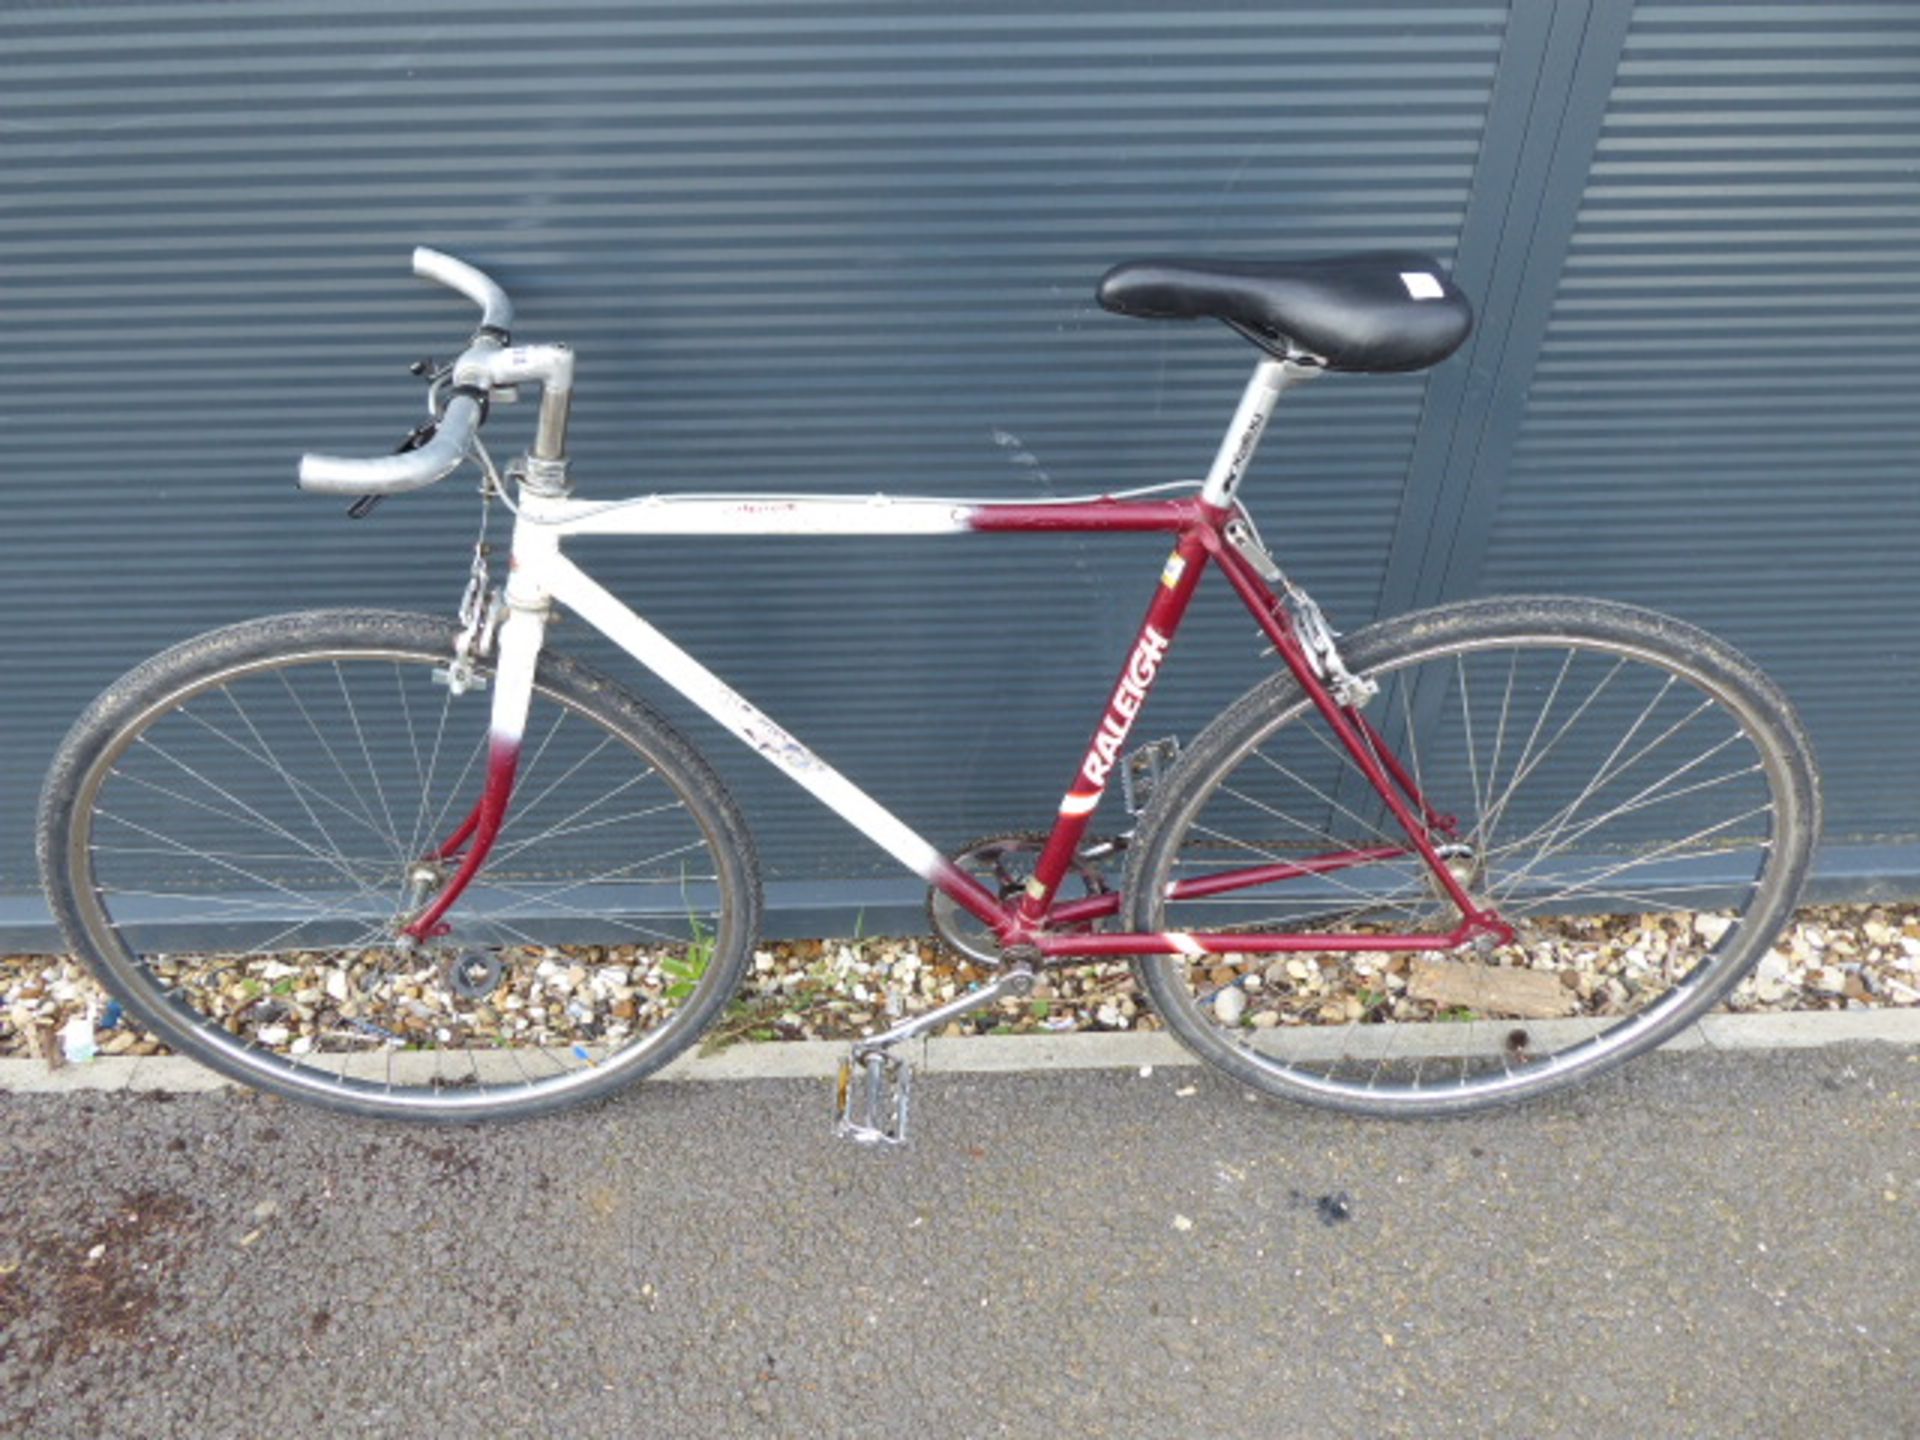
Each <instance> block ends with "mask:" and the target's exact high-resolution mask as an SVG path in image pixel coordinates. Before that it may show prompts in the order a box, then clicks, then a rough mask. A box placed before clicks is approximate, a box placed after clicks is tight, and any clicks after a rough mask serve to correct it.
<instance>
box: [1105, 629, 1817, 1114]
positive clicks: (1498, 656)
mask: <svg viewBox="0 0 1920 1440" xmlns="http://www.w3.org/2000/svg"><path fill="white" fill-rule="evenodd" d="M1345 651H1346V660H1347V663H1348V665H1349V667H1350V668H1351V669H1353V670H1354V671H1355V672H1356V673H1359V674H1364V675H1366V676H1368V677H1369V678H1371V679H1372V680H1373V681H1374V682H1375V683H1376V684H1377V685H1378V686H1379V687H1380V688H1379V693H1378V695H1377V696H1376V697H1375V698H1374V699H1373V700H1372V701H1371V703H1370V704H1369V705H1368V706H1367V707H1366V709H1365V710H1364V711H1363V712H1362V713H1363V714H1364V715H1365V716H1366V718H1367V719H1368V720H1369V721H1370V722H1371V724H1372V726H1373V727H1374V729H1375V730H1376V731H1377V733H1378V734H1379V735H1380V736H1381V738H1382V739H1383V740H1384V741H1385V746H1386V749H1387V750H1388V751H1389V752H1391V753H1392V754H1393V755H1396V756H1397V757H1399V759H1400V761H1401V762H1402V763H1403V765H1404V767H1405V769H1406V770H1407V771H1408V772H1409V773H1410V775H1411V776H1412V777H1413V780H1414V782H1415V787H1416V788H1417V789H1418V790H1419V791H1420V793H1421V794H1423V795H1424V796H1425V797H1426V799H1427V801H1428V802H1429V804H1430V806H1431V809H1432V811H1433V812H1435V817H1436V818H1435V821H1434V823H1433V824H1432V825H1431V827H1430V832H1429V833H1430V838H1431V839H1432V840H1433V841H1434V843H1435V844H1436V846H1437V847H1438V848H1439V849H1440V853H1441V854H1442V855H1443V856H1444V857H1445V858H1446V861H1447V864H1448V866H1449V868H1450V869H1452V870H1453V872H1454V874H1455V876H1456V877H1458V879H1459V880H1460V881H1461V882H1462V884H1463V885H1464V887H1465V888H1466V890H1467V891H1468V893H1469V894H1470V895H1471V896H1472V897H1473V898H1475V900H1476V902H1477V903H1479V904H1481V905H1482V906H1488V905H1490V906H1492V907H1495V908H1497V910H1498V911H1499V913H1500V914H1501V916H1502V917H1504V918H1505V919H1506V920H1507V921H1508V922H1509V923H1510V924H1512V925H1513V926H1514V929H1515V930H1516V932H1517V938H1516V941H1515V943H1513V944H1510V945H1500V946H1494V947H1491V948H1489V949H1486V950H1482V951H1446V950H1431V951H1417V950H1416V951H1408V950H1400V949H1390V948H1385V947H1384V946H1383V948H1381V949H1379V950H1372V949H1359V950H1331V949H1327V950H1315V949H1312V948H1308V949H1306V950H1303V951H1300V952H1295V953H1287V954H1282V955H1273V954H1266V955H1261V956H1257V957H1256V956H1247V955H1234V954H1203V955H1197V956H1194V955H1167V956H1154V957H1145V958H1142V959H1140V960H1138V961H1136V962H1135V963H1136V968H1137V971H1138V973H1139V976H1140V979H1141V982H1142V984H1143V986H1144V988H1145V989H1146V991H1147V992H1148V994H1149V996H1150V997H1151V999H1152V1000H1153V1003H1154V1005H1155V1007H1156V1008H1157V1009H1158V1010H1159V1012H1160V1013H1161V1015H1162V1017H1163V1018H1164V1019H1165V1020H1166V1022H1167V1025H1168V1027H1169V1028H1170V1029H1171V1030H1173V1031H1174V1032H1175V1033H1176V1034H1177V1035H1179V1036H1180V1038H1181V1039H1182V1040H1183V1041H1185V1042H1186V1043H1187V1044H1188V1045H1189V1046H1191V1047H1192V1048H1193V1049H1194V1050H1195V1051H1197V1052H1198V1053H1199V1054H1200V1055H1201V1056H1203V1057H1204V1058H1206V1059H1207V1060H1210V1061H1212V1062H1214V1063H1215V1064H1217V1065H1219V1066H1220V1067H1221V1068H1223V1069H1224V1070H1226V1071H1228V1072H1229V1073H1230V1074H1232V1075H1233V1076H1234V1077H1235V1078H1237V1079H1239V1080H1242V1081H1244V1082H1246V1083H1247V1084H1250V1085H1253V1086H1255V1087H1257V1088H1259V1089H1261V1090H1264V1091H1266V1092H1268V1093H1270V1094H1273V1095H1279V1096H1285V1097H1288V1098H1292V1099H1299V1100H1306V1101H1310V1102H1314V1103H1318V1104H1323V1105H1329V1106H1333V1107H1336V1108H1339V1109H1344V1110H1351V1111H1359V1112H1363V1113H1368V1114H1380V1115H1431V1114H1440V1113H1447V1112H1456V1111H1465V1110H1470V1109H1474V1108H1477V1107H1480V1106H1483V1105H1489V1104H1497V1103H1502V1102H1506V1101H1512V1100H1518V1099H1521V1098H1525V1097H1528V1096H1532V1095H1537V1094H1540V1093H1543V1092H1545V1091H1548V1090H1551V1089H1554V1088H1557V1087H1559V1086H1561V1085H1565V1084H1568V1083H1571V1082H1572V1081H1575V1080H1577V1079H1580V1078H1583V1077H1585V1076H1589V1075H1592V1074H1594V1073H1595V1072H1597V1071H1599V1070H1602V1069H1604V1068H1606V1067H1608V1066H1611V1065H1614V1064H1618V1063H1619V1062H1621V1061H1624V1060H1626V1059H1627V1058H1628V1057H1630V1056H1632V1055H1635V1054H1638V1053H1640V1052H1641V1051H1643V1050H1646V1049H1647V1048H1649V1047H1651V1046H1654V1045H1657V1044H1659V1043H1660V1042H1661V1041H1663V1040H1665V1039H1667V1038H1669V1037H1671V1036H1672V1035H1673V1034H1675V1033H1676V1032H1677V1031H1678V1030H1680V1029H1681V1028H1683V1027H1684V1026H1686V1025H1688V1024H1690V1023H1691V1022H1692V1021H1694V1020H1695V1019H1697V1018H1698V1017H1699V1016H1700V1015H1701V1014H1702V1013H1704V1012H1705V1011H1706V1010H1708V1009H1709V1008H1710V1007H1711V1006H1713V1005H1714V1004H1715V1003H1716V1002H1717V1001H1718V1000H1719V999H1720V998H1721V997H1722V996H1724V995H1725V994H1726V993H1727V991H1728V990H1729V989H1731V988H1732V987H1733V985H1734V984H1735V983H1736V982H1737V981H1738V980H1739V979H1740V977H1741V976H1742V975H1743V974H1745V973H1746V971H1747V970H1748V969H1749V968H1750V967H1751V966H1752V965H1753V964H1754V962H1755V961H1756V960H1758V958H1759V957H1760V956H1761V954H1762V953H1764V951H1765V950H1766V947H1767V946H1768V945H1769V944H1770V943H1771V941H1772V940H1773V938H1774V936H1775V934H1776V933H1777V932H1778V930H1779V927H1780V926H1781V925H1782V923H1784V921H1785V920H1786V918H1787V916H1788V915H1789V913H1790V911H1791V909H1792V906H1793V903H1794V901H1795V898H1796V897H1797V896H1798V894H1799V892H1800V889H1801V886H1802V884H1803V882H1804V880H1805V878H1806V875H1807V870H1808V866H1809V862H1810V857H1811V853H1812V848H1813V841H1814V837H1815V835H1816V833H1817V829H1818V820H1819V816H1818V795H1817V787H1816V780H1815V772H1814V765H1813V759H1812V755H1811V752H1810V749H1809V747H1808V744H1807V741H1806V738H1805V736H1804V734H1803V732H1802V730H1801V728H1800V725H1799V722H1798V720H1797V719H1796V717H1795V716H1794V714H1793V711H1792V708H1791V706H1789V704H1788V703H1787V701H1786V699H1785V698H1784V697H1783V696H1782V695H1781V694H1780V692H1779V691H1778V690H1777V689H1775V688H1774V686H1773V685H1772V684H1771V683H1770V682H1769V681H1768V680H1767V679H1766V678H1765V677H1764V676H1763V675H1761V674H1760V673H1759V672H1758V671H1757V670H1756V669H1755V668H1754V667H1753V666H1752V664H1751V663H1750V662H1748V661H1747V660H1745V659H1744V658H1743V657H1742V656H1740V655H1739V654H1738V653H1736V652H1735V651H1733V650H1732V649H1730V648H1729V647H1727V646H1726V645H1724V644H1721V643H1720V642H1719V641H1717V640H1714V639H1713V638H1711V637H1710V636H1708V635H1706V634H1704V633H1703V632H1701V631H1699V630H1696V629H1694V628H1693V627H1691V626H1687V625H1683V624H1681V623H1680V622H1678V621H1675V620H1671V619H1668V618H1666V617H1664V616H1660V615H1656V614H1653V613H1651V612H1648V611H1643V610H1636V609H1631V608H1628V607H1625V606H1618V605H1608V604H1601V603H1598V602H1593V601H1582V600H1560V599H1496V600H1487V601H1476V602H1471V603H1467V604H1463V605H1457V606H1449V607H1444V608H1442V609H1438V610H1431V611H1427V612H1424V613H1421V614H1417V615H1410V616H1406V617H1404V618H1401V619H1396V620H1391V621H1387V622H1384V623H1382V624H1379V625H1376V626H1373V627H1371V628H1369V629H1368V630H1366V631H1364V632H1362V633H1361V634H1359V635H1357V636H1355V637H1354V638H1353V639H1352V640H1351V641H1350V642H1348V643H1347V645H1346V646H1345ZM1441 812H1452V813H1451V815H1450V816H1444V815H1442V814H1441ZM1405 844H1406V835H1405V832H1404V831H1403V830H1401V829H1400V828H1399V826H1398V824H1397V823H1396V821H1395V820H1394V819H1393V817H1392V815H1391V813H1390V812H1389V811H1388V809H1387V807H1386V806H1385V804H1384V803H1383V802H1382V800H1381V798H1380V797H1379V795H1378V794H1377V793H1376V792H1375V791H1374V790H1373V788H1372V787H1371V786H1370V785H1369V784H1367V782H1366V780H1365V778H1364V777H1363V776H1362V775H1361V773H1360V771H1359V769H1358V768H1357V767H1356V766H1355V765H1353V763H1352V762H1351V760H1350V758H1349V757H1348V756H1347V755H1346V754H1345V752H1344V751H1343V750H1342V749H1341V748H1340V745H1339V742H1338V740H1337V739H1336V738H1335V737H1334V736H1333V734H1332V732H1331V731H1330V730H1329V729H1328V728H1327V727H1326V725H1325V724H1324V722H1323V721H1322V720H1321V719H1320V717H1319V716H1318V714H1317V713H1316V712H1315V711H1314V710H1313V707H1312V704H1311V702H1310V701H1309V700H1308V699H1307V697H1306V696H1305V694H1304V693H1303V692H1302V691H1301V689H1300V688H1299V686H1298V685H1297V684H1296V683H1295V682H1294V680H1293V678H1292V677H1291V676H1290V675H1281V676H1276V677H1274V678H1273V679H1271V680H1269V681H1267V682H1266V683H1264V684H1262V685H1260V686H1258V687H1257V688H1255V689H1254V690H1253V691H1251V692H1249V693H1248V694H1247V695H1246V696H1245V697H1243V698H1242V699H1241V700H1240V701H1239V702H1237V703H1236V704H1235V705H1234V706H1233V707H1232V708H1231V709H1229V710H1228V711H1227V712H1225V713H1224V714H1223V715H1221V716H1220V718H1219V719H1217V720H1216V721H1214V723H1213V724H1212V725H1211V726H1209V727H1208V729H1207V730H1206V731H1205V732H1204V733H1203V734H1202V735H1201V736H1200V737H1199V738H1198V739H1197V740H1196V741H1195V742H1194V744H1193V746H1192V747H1191V748H1190V749H1189V750H1188V751H1187V753H1186V754H1185V755H1183V756H1182V757H1181V760H1180V763H1179V765H1178V767H1177V768H1176V770H1175V771H1174V772H1173V773H1172V774H1171V775H1169V776H1168V778H1167V782H1166V784H1165V785H1164V787H1163V788H1162V790H1161V793H1160V794H1159V795H1157V796H1156V798H1155V801H1154V803H1153V805H1152V808H1151V810H1150V812H1149V813H1148V815H1147V816H1146V817H1145V818H1144V820H1143V822H1142V826H1141V838H1140V840H1139V842H1138V843H1137V844H1136V846H1135V848H1134V850H1133V857H1132V864H1131V866H1130V868H1129V870H1128V873H1127V879H1126V887H1125V888H1126V894H1127V895H1128V896H1129V897H1131V911H1132V915H1131V920H1132V927H1133V928H1134V929H1135V930H1140V931H1154V932H1173V933H1176V934H1191V933H1193V932H1208V931H1213V932H1223V931H1240V932H1247V931H1256V932H1274V933H1281V932H1287V933H1299V934H1303V935H1307V936H1311V935H1313V934H1316V933H1322V934H1331V933H1345V934H1357V935H1361V936H1370V935H1372V936H1380V937H1383V938H1384V937H1387V936H1390V935H1416V934H1440V933H1445V932H1448V931H1451V930H1453V929H1454V927H1455V926H1457V925H1458V924H1459V923H1460V918H1461V917H1460V913H1459V911H1458V909H1457V907H1456V906H1455V905H1454V904H1453V902H1452V900H1451V899H1450V898H1449V897H1448V895H1447V893H1446V890H1445V889H1444V887H1443V886H1442V885H1441V884H1439V883H1438V882H1437V881H1436V879H1435V877H1434V876H1433V875H1432V873H1431V872H1430V871H1429V870H1428V868H1427V867H1426V865H1425V864H1424V863H1423V862H1422V861H1421V860H1420V859H1419V858H1418V857H1416V856H1414V855H1411V854H1406V853H1398V854H1382V855H1381V856H1380V858H1376V859H1374V860H1372V861H1370V862H1367V863H1354V864H1349V865H1345V866H1342V867H1340V868H1335V869H1328V870H1324V871H1322V872H1320V873H1314V874H1306V875H1302V876H1300V877H1298V878H1294V879H1290V880H1282V881H1278V882H1274V883H1269V884H1266V885H1263V886H1259V887H1257V888H1249V889H1240V890H1233V891H1230V892H1227V893H1224V894H1211V895H1204V896H1200V895H1193V896H1191V898H1181V897H1180V896H1179V895H1178V894H1177V893H1176V894H1171V895H1170V893H1169V891H1170V888H1172V889H1175V890H1177V889H1178V887H1179V886H1180V884H1181V882H1182V881H1185V880H1191V879H1193V878H1194V877H1196V876H1199V875H1204V874H1207V873H1210V872H1219V871H1224V870H1233V869H1237V868H1246V867H1252V866H1260V865H1271V864H1273V863H1276V862H1286V861H1300V860H1304V859H1310V858H1316V857H1320V858H1324V857H1326V856H1329V855H1332V854H1336V853H1339V852H1348V851H1361V850H1364V849H1367V848H1368V847H1373V848H1374V849H1375V850H1376V851H1377V852H1387V851H1391V850H1392V849H1394V848H1395V847H1401V846H1404V845H1405ZM1188 948H1189V949H1191V948H1192V947H1191V945H1189V946H1188Z"/></svg>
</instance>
